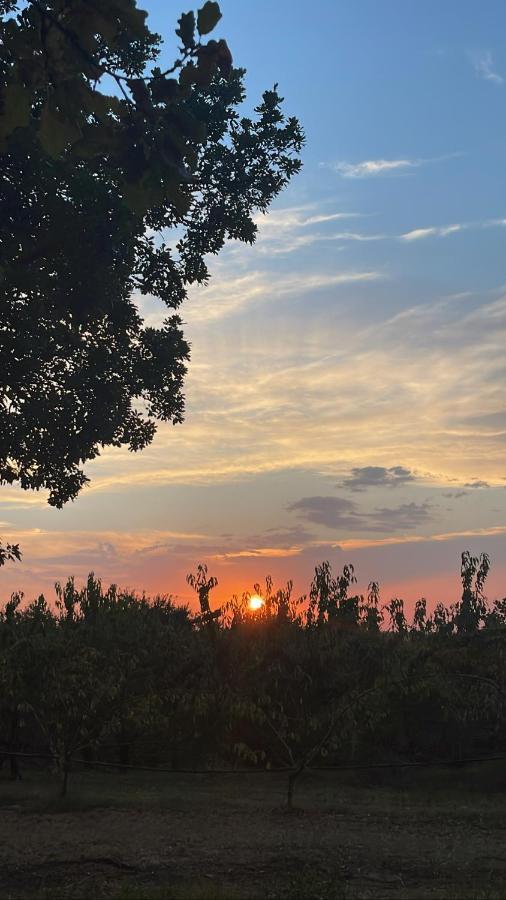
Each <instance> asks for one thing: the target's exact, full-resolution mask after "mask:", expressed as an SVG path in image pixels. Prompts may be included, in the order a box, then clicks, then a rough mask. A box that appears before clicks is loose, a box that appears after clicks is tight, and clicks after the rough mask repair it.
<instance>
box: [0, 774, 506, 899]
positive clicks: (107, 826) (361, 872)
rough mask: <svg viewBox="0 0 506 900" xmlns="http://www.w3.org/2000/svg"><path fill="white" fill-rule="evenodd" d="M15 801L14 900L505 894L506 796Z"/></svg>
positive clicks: (245, 792)
mask: <svg viewBox="0 0 506 900" xmlns="http://www.w3.org/2000/svg"><path fill="white" fill-rule="evenodd" d="M8 790H9V791H10V792H11V793H10V796H4V797H3V800H4V805H3V808H2V811H1V815H0V872H1V874H0V897H2V898H5V900H7V898H14V897H16V898H18V897H19V898H34V897H46V896H47V897H49V896H51V897H53V896H61V897H65V898H80V897H104V898H105V897H114V896H119V897H125V898H127V897H132V898H134V897H135V898H143V897H146V898H149V897H157V896H160V897H162V896H163V897H170V896H175V897H176V896H186V897H191V896H192V893H191V891H193V890H194V891H195V892H196V893H195V894H193V896H196V897H200V896H203V897H209V898H210V897H213V896H216V897H218V896H219V897H227V896H231V897H233V896H236V897H245V898H246V897H262V898H263V897H265V898H273V900H274V898H284V897H287V898H288V897H295V898H297V897H299V898H303V897H308V898H320V897H321V898H327V897H328V898H336V900H337V898H350V900H352V898H361V897H363V898H393V900H397V898H398V900H400V898H449V897H469V898H471V897H472V898H483V900H485V898H488V897H490V898H494V897H497V898H499V897H504V896H506V850H505V851H504V856H503V855H502V853H501V848H502V846H503V845H504V837H505V834H506V815H505V813H504V809H503V803H502V798H501V797H499V796H498V797H495V796H488V797H483V796H480V795H478V794H476V792H473V793H472V794H469V795H465V794H463V793H462V792H461V791H459V792H457V793H455V794H454V795H452V794H446V795H441V794H438V795H436V796H428V795H427V794H426V793H424V794H423V795H420V794H417V793H416V792H406V791H392V790H387V789H381V790H380V789H367V788H358V787H357V788H352V789H350V788H343V785H342V784H341V783H339V782H338V781H335V780H334V781H333V780H332V779H331V778H329V777H328V776H325V777H324V778H323V777H322V778H319V777H313V776H311V777H310V778H308V779H307V780H306V782H305V783H304V784H302V785H301V789H300V792H299V797H298V803H299V804H300V808H299V809H298V810H295V811H294V812H293V813H291V814H290V813H288V812H287V811H286V810H285V809H284V808H283V806H282V800H283V790H284V783H283V782H282V781H281V780H280V779H279V778H274V777H273V778H272V779H271V780H264V781H263V782H260V781H259V779H258V777H257V776H252V777H251V778H245V777H243V778H242V779H241V780H239V779H236V781H235V782H234V781H232V780H231V779H230V778H228V779H227V777H224V778H221V779H220V778H218V777H216V778H213V779H207V780H206V778H205V777H202V779H191V778H188V777H187V778H182V777H177V778H174V779H172V780H170V781H167V780H165V781H162V780H161V779H159V778H158V779H157V780H156V781H155V780H154V779H147V778H143V779H134V778H131V779H129V780H128V781H126V780H125V779H121V778H119V779H118V777H117V776H114V775H113V776H109V777H108V778H107V777H105V776H104V778H103V780H101V779H100V778H99V777H98V776H93V777H88V778H85V777H84V776H83V777H82V778H80V779H76V780H75V783H74V784H73V786H72V792H73V796H72V795H71V797H70V798H69V800H68V801H67V802H66V804H64V805H62V804H59V803H58V802H57V801H56V800H55V795H54V793H53V794H51V792H49V793H47V792H46V793H44V792H42V793H41V792H40V790H39V786H38V781H37V779H35V778H34V779H33V780H32V781H31V782H30V780H29V779H28V781H27V783H26V784H23V785H22V786H18V785H16V786H13V787H12V788H9V789H8ZM37 791H39V793H37ZM16 792H17V794H16ZM100 799H102V805H100ZM14 800H15V801H16V802H15V803H13V802H12V801H14ZM197 885H198V888H197V887H195V886H197ZM192 886H193V887H192ZM185 891H186V893H185ZM188 891H189V892H190V893H188ZM157 892H158V893H157ZM160 892H161V893H160ZM178 892H179V894H178ZM181 892H182V893H181Z"/></svg>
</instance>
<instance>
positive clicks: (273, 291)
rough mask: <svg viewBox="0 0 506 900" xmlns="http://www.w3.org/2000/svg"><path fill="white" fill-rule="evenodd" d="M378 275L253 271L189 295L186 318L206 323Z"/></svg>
mask: <svg viewBox="0 0 506 900" xmlns="http://www.w3.org/2000/svg"><path fill="white" fill-rule="evenodd" d="M382 277H384V276H383V275H382V273H381V272H376V271H363V272H356V271H351V272H333V273H324V272H322V273H321V274H311V273H309V274H302V273H300V274H295V275H287V274H285V273H279V272H263V271H254V272H249V273H247V274H246V275H240V276H238V277H235V278H228V279H227V280H223V281H215V282H214V283H211V284H210V285H209V286H206V287H204V288H200V289H197V290H196V291H195V293H193V292H192V298H191V304H189V306H188V312H187V317H188V320H189V321H192V322H199V323H200V322H207V321H211V320H215V319H221V318H224V317H226V316H230V315H233V314H235V313H237V312H242V311H243V310H245V309H247V308H248V307H249V306H250V305H251V304H252V303H256V304H258V303H268V302H271V301H273V300H275V299H278V298H281V297H286V296H289V295H292V294H293V295H297V294H299V295H301V294H308V293H310V292H311V291H316V290H320V289H322V288H331V287H337V286H339V285H345V284H353V283H354V282H360V281H376V280H378V279H379V278H382Z"/></svg>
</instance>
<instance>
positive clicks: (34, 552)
mask: <svg viewBox="0 0 506 900" xmlns="http://www.w3.org/2000/svg"><path fill="white" fill-rule="evenodd" d="M221 7H222V11H223V20H222V22H221V23H220V26H219V28H218V30H217V36H218V37H220V36H224V37H226V39H227V40H228V42H229V45H230V47H231V49H232V52H233V55H234V60H235V62H236V64H238V65H241V66H244V67H246V68H247V70H248V72H247V79H246V84H247V88H248V105H249V106H250V107H252V106H253V105H254V104H255V103H256V101H257V100H258V98H259V96H260V94H261V92H262V90H264V89H265V88H269V87H271V86H272V84H273V83H274V82H279V86H280V91H281V93H282V95H283V96H284V97H285V107H286V110H287V112H289V113H290V114H295V115H297V116H298V117H299V118H300V120H301V122H302V123H303V126H304V128H305V131H306V135H307V145H306V147H305V150H304V154H303V159H304V169H303V171H302V173H301V174H300V175H299V176H298V177H297V178H296V179H295V180H294V181H293V183H292V185H291V186H290V187H289V188H288V190H286V191H285V192H284V194H283V195H282V196H281V197H280V198H278V200H277V201H276V203H275V205H274V207H273V210H272V211H271V213H270V214H269V215H268V216H267V217H263V218H261V219H259V226H260V231H259V239H258V242H257V245H256V246H255V247H254V248H249V247H241V246H230V247H228V248H227V249H226V250H225V252H224V253H223V254H222V256H221V257H220V259H219V260H217V261H213V262H212V265H211V271H212V273H213V278H212V281H211V283H210V285H209V286H208V287H206V288H204V289H199V290H195V291H193V290H192V292H191V297H190V300H189V302H188V304H187V305H186V306H185V308H184V309H183V317H184V319H185V321H186V322H187V334H188V337H189V338H190V340H191V342H192V347H193V357H192V362H191V365H190V372H189V375H188V380H187V398H188V404H187V406H188V413H187V420H186V422H185V424H184V425H182V426H181V427H178V428H171V427H170V428H161V429H160V431H159V434H158V437H157V439H156V441H155V443H154V444H153V446H152V447H151V448H149V449H148V450H147V451H145V452H144V453H143V454H142V455H141V456H135V457H132V456H131V455H130V454H128V453H127V452H126V451H108V452H106V453H105V454H104V455H103V456H102V458H101V459H100V460H98V461H97V462H95V463H93V464H92V465H90V466H89V469H88V474H89V475H90V477H91V478H92V483H91V486H90V488H88V489H86V491H84V492H83V494H82V496H81V497H80V498H79V499H78V500H77V502H76V503H74V504H71V505H69V506H68V507H66V508H65V509H64V510H63V511H56V510H52V509H49V508H48V507H47V506H46V505H45V501H44V498H43V497H41V496H38V495H21V494H20V493H19V492H16V491H10V490H8V489H5V490H4V491H3V493H2V497H1V498H0V501H2V502H1V505H0V518H1V519H2V521H3V522H5V526H4V528H3V530H4V531H5V533H6V534H7V533H8V534H9V537H10V536H11V535H12V537H17V538H19V540H20V541H21V543H22V545H23V547H24V549H25V561H24V562H23V564H22V565H17V566H15V567H14V566H11V567H6V568H5V569H4V571H3V572H2V574H1V578H2V580H3V586H4V590H5V591H8V590H10V589H13V588H14V587H23V588H24V589H26V590H27V592H28V593H30V592H31V593H33V592H35V591H36V590H39V589H41V588H43V587H46V586H47V585H50V584H52V583H53V582H54V581H55V580H56V579H57V578H63V577H65V576H66V575H67V574H69V573H71V572H74V573H75V574H76V575H77V576H78V577H84V576H85V574H86V573H87V571H88V570H89V569H91V568H93V569H94V570H95V571H96V572H97V573H99V574H101V575H102V576H103V578H104V580H115V581H119V583H121V584H128V585H130V586H135V587H137V588H139V589H142V588H146V589H147V590H150V591H155V590H162V591H167V592H170V591H172V592H173V593H176V594H177V595H178V596H180V597H182V598H187V597H188V593H187V588H186V585H185V581H184V575H185V573H186V572H187V571H189V570H190V569H191V568H192V567H193V566H194V564H195V563H196V562H197V561H199V560H206V561H207V562H208V564H209V566H210V568H211V569H212V570H213V571H214V572H215V573H216V574H217V575H218V577H219V579H220V589H219V590H220V591H222V595H221V596H222V597H225V596H226V594H227V592H229V591H231V590H237V591H240V590H242V589H244V588H247V587H251V585H252V583H253V581H255V580H258V579H261V578H262V577H263V576H264V575H266V574H267V573H268V572H271V573H272V574H273V575H274V576H275V577H276V578H278V579H286V578H287V577H290V576H292V575H294V576H295V578H296V582H297V586H298V587H300V589H301V590H303V589H305V587H306V586H307V584H308V582H309V580H310V578H311V573H312V568H313V566H314V563H315V562H316V561H317V560H321V559H323V558H330V559H331V560H332V562H333V564H334V565H335V567H340V566H341V565H342V564H343V563H344V562H348V561H350V560H351V561H352V562H354V563H355V565H356V567H357V570H358V575H359V582H360V585H361V586H364V585H365V584H366V583H367V581H369V580H371V579H373V578H379V579H380V580H381V582H382V583H383V585H384V590H385V593H386V595H388V593H393V592H396V593H404V594H405V596H407V597H408V598H410V599H414V598H415V597H416V596H418V595H420V594H421V593H425V594H426V595H427V596H428V598H429V600H430V601H437V600H441V599H443V600H446V601H448V602H449V601H451V600H454V599H455V595H456V594H457V593H458V565H459V554H460V552H461V551H462V550H464V549H466V548H468V547H469V548H470V549H471V550H473V552H479V551H481V550H487V551H489V552H490V553H491V555H492V561H493V569H492V576H491V579H490V593H491V595H492V596H498V595H501V596H502V595H503V594H504V593H506V566H505V564H504V563H503V562H502V560H503V559H505V558H506V553H505V550H506V502H505V501H506V492H505V485H506V467H505V465H504V449H505V444H506V407H505V402H504V379H505V363H504V343H505V340H504V339H505V331H506V272H505V264H504V261H505V253H504V247H505V241H506V178H505V161H506V115H505V113H506V42H505V38H506V6H505V5H504V4H503V3H499V2H488V3H487V4H486V6H484V5H483V4H480V3H478V2H470V0H468V2H462V0H459V2H455V0H445V2H444V3H441V2H434V0H429V2H424V3H419V2H401V0H395V2H394V0H382V2H381V3H379V2H377V0H374V2H373V0H347V2H337V0H334V2H323V0H316V2H313V3H312V4H306V3H297V2H291V3H289V2H284V0H276V2H275V3H272V2H271V3H267V2H264V0H257V2H255V3H254V4H253V3H251V2H246V0H235V2H232V0H223V2H222V4H221ZM148 8H149V11H150V17H151V25H152V27H153V28H154V29H155V30H158V31H160V32H161V33H162V34H163V35H165V36H167V38H168V40H167V51H166V52H167V60H168V61H170V60H171V59H172V58H173V49H174V46H175V45H174V43H173V42H172V40H171V38H170V35H171V33H172V31H173V27H174V25H175V20H176V18H177V15H178V12H177V7H176V6H174V4H171V5H170V8H169V7H168V5H167V4H166V3H162V2H158V0H157V2H154V0H153V2H151V3H150V4H149V5H148ZM139 303H140V306H141V309H142V310H143V311H144V313H145V315H146V316H147V317H148V318H149V319H150V320H151V321H153V322H156V321H159V319H160V318H161V315H162V311H161V310H160V309H159V307H158V306H157V304H156V303H155V302H154V301H152V300H151V299H150V298H140V299H139Z"/></svg>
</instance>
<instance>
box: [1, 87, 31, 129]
mask: <svg viewBox="0 0 506 900" xmlns="http://www.w3.org/2000/svg"><path fill="white" fill-rule="evenodd" d="M31 107H32V94H31V91H30V89H29V88H27V87H25V85H24V84H20V83H19V82H13V83H12V84H8V85H7V86H6V87H5V88H4V90H3V92H2V114H1V115H0V135H1V136H2V137H8V135H9V134H12V132H13V131H14V129H15V128H26V126H27V125H28V123H29V121H30V112H31Z"/></svg>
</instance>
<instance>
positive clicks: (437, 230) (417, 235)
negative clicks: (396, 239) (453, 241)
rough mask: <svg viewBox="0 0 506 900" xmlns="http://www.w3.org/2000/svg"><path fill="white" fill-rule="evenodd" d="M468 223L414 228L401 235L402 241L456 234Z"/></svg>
mask: <svg viewBox="0 0 506 900" xmlns="http://www.w3.org/2000/svg"><path fill="white" fill-rule="evenodd" d="M467 227H468V226H467V225H462V224H455V225H443V226H431V227H430V228H414V229H413V230H412V231H406V232H405V233H404V234H401V235H400V238H401V240H402V241H419V240H422V239H423V238H428V237H447V236H448V235H449V234H455V233H456V232H457V231H463V229H464V228H467Z"/></svg>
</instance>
